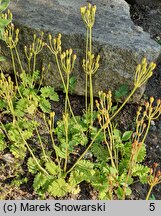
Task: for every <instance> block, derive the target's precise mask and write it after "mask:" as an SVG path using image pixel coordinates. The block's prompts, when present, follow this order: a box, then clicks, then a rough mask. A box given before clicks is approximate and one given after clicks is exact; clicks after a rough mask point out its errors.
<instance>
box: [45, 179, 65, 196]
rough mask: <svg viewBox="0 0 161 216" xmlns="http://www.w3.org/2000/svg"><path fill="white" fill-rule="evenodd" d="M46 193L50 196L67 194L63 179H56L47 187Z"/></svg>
mask: <svg viewBox="0 0 161 216" xmlns="http://www.w3.org/2000/svg"><path fill="white" fill-rule="evenodd" d="M48 192H49V193H50V194H51V195H52V196H58V197H59V196H65V195H66V193H67V192H68V184H67V183H66V182H65V180H64V179H63V178H60V179H57V180H55V181H53V182H52V184H51V185H49V188H48Z"/></svg>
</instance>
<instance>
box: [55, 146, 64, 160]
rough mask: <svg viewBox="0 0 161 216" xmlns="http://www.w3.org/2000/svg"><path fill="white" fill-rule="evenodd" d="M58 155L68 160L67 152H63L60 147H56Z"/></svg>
mask: <svg viewBox="0 0 161 216" xmlns="http://www.w3.org/2000/svg"><path fill="white" fill-rule="evenodd" d="M54 149H55V151H56V154H57V155H58V156H59V157H61V158H66V156H65V152H63V151H62V150H61V149H60V148H59V147H58V146H54Z"/></svg>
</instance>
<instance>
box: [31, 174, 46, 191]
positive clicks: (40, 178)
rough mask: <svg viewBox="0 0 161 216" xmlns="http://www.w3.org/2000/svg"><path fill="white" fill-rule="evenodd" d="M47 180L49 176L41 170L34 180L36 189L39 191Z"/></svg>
mask: <svg viewBox="0 0 161 216" xmlns="http://www.w3.org/2000/svg"><path fill="white" fill-rule="evenodd" d="M47 180H48V178H47V176H45V175H43V174H42V173H40V172H39V173H38V174H37V175H36V176H35V178H34V182H33V187H34V190H35V191H37V190H38V189H40V188H41V187H42V186H43V185H44V184H45V183H46V181H47Z"/></svg>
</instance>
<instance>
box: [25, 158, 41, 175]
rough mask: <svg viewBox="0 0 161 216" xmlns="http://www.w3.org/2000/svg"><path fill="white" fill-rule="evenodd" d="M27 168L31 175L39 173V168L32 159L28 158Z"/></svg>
mask: <svg viewBox="0 0 161 216" xmlns="http://www.w3.org/2000/svg"><path fill="white" fill-rule="evenodd" d="M37 160H38V159H37ZM38 162H40V161H39V160H38ZM27 167H28V170H29V172H30V173H32V174H36V173H37V172H38V171H39V168H38V166H37V164H36V162H35V160H34V159H33V158H32V157H30V158H29V159H28V161H27Z"/></svg>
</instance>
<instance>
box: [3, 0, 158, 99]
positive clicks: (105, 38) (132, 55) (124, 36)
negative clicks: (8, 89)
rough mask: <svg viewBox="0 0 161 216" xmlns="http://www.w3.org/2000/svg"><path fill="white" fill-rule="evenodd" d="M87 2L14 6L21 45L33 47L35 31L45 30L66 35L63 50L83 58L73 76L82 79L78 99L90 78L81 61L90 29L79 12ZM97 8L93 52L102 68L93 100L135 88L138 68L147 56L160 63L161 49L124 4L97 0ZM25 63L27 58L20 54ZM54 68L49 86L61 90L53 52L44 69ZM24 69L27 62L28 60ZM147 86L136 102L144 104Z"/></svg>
mask: <svg viewBox="0 0 161 216" xmlns="http://www.w3.org/2000/svg"><path fill="white" fill-rule="evenodd" d="M87 2H89V1H86V0H34V1H33V0H25V1H24V0H19V1H13V2H11V4H10V9H11V11H12V12H13V17H14V19H13V22H14V23H15V24H16V25H17V26H18V27H19V28H20V34H21V36H20V45H19V47H21V48H22V47H23V45H25V44H28V43H30V41H31V39H32V35H33V33H35V32H40V31H44V33H45V36H47V34H48V33H51V34H52V35H57V34H58V33H62V43H63V48H64V49H66V48H70V47H72V48H73V50H74V52H75V53H76V54H77V56H78V58H77V61H76V67H75V70H74V72H73V73H74V74H75V76H76V78H77V84H76V88H75V92H74V93H75V94H78V95H83V94H84V86H85V74H84V72H83V70H82V58H83V57H84V55H85V54H84V48H85V30H86V29H85V26H84V23H83V21H82V19H81V15H80V7H81V6H84V5H86V4H87ZM90 2H91V3H92V4H96V5H97V12H96V22H95V26H94V29H93V46H94V52H95V53H97V54H100V56H101V64H100V69H99V70H98V72H97V73H96V74H95V76H94V80H93V84H94V95H95V96H97V94H98V91H99V90H101V89H102V90H104V91H107V90H108V89H111V90H112V91H114V90H116V89H117V88H118V87H119V86H121V85H123V84H127V85H129V86H130V88H132V86H133V78H134V72H135V68H136V65H137V64H138V63H139V62H140V61H141V59H142V58H143V57H144V56H146V57H147V59H148V60H150V61H151V60H153V61H156V60H157V58H158V56H159V54H160V51H161V47H160V46H159V45H158V44H157V43H156V42H155V41H153V40H151V39H150V36H149V34H148V33H146V32H144V31H143V30H142V28H140V27H138V26H135V25H134V23H133V22H132V20H131V18H130V12H129V5H128V4H127V3H126V2H125V1H124V0H99V1H96V0H92V1H90ZM4 53H6V55H7V51H5V52H4ZM21 55H22V58H24V57H23V53H22V54H21ZM49 62H50V63H51V65H52V67H51V68H52V70H51V71H50V72H49V73H47V74H45V80H44V83H45V84H46V85H52V86H54V87H55V88H56V89H60V86H61V80H60V77H59V74H58V71H57V68H56V66H55V60H54V58H53V56H52V55H51V53H50V52H49V50H47V49H44V50H43V52H42V54H41V55H40V59H39V65H37V67H38V68H40V67H41V66H42V65H44V66H45V65H47V64H48V63H49ZM24 64H25V60H24ZM144 89H145V86H144V87H142V88H141V89H140V90H139V91H137V93H136V94H135V97H134V98H133V101H137V100H139V99H140V97H141V96H142V94H143V92H144Z"/></svg>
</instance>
